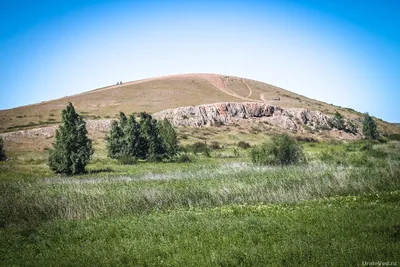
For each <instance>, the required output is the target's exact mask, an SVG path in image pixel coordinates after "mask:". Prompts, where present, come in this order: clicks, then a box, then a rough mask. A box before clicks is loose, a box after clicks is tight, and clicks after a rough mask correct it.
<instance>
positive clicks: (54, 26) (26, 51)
mask: <svg viewBox="0 0 400 267" xmlns="http://www.w3.org/2000/svg"><path fill="white" fill-rule="evenodd" d="M398 25H400V2H399V1H396V0H377V1H375V0H364V1H344V0H335V1H322V0H318V1H317V0H298V1H290V0H285V1H251V0H249V1H207V0H203V1H115V0H114V1H106V0H103V1H94V0H92V1H85V0H83V1H78V0H70V1H66V0H58V1H43V0H42V1H41V0H37V1H19V0H0V90H1V91H0V109H7V108H12V107H16V106H21V105H26V104H32V103H36V102H40V101H45V100H50V99H54V98H59V97H63V96H66V95H72V94H76V93H80V92H84V91H88V90H91V89H95V88H98V87H102V86H106V85H110V84H114V83H116V82H117V81H132V80H137V79H142V78H148V77H156V76H163V75H169V74H179V73H196V72H201V73H218V74H226V75H236V76H240V77H246V78H251V79H256V80H260V81H263V82H267V83H270V84H273V85H277V86H280V87H282V88H285V89H288V90H290V91H293V92H296V93H299V94H302V95H305V96H308V97H311V98H314V99H318V100H322V101H324V102H327V103H333V104H335V105H340V106H344V107H350V108H353V109H356V110H358V111H361V112H369V113H370V114H372V115H374V116H377V117H380V118H382V119H384V120H387V121H390V122H400V105H399V100H400V88H399V86H400V27H398Z"/></svg>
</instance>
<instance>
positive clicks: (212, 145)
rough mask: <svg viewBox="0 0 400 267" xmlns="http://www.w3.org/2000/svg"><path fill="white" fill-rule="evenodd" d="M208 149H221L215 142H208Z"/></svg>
mask: <svg viewBox="0 0 400 267" xmlns="http://www.w3.org/2000/svg"><path fill="white" fill-rule="evenodd" d="M209 147H210V148H211V149H213V150H217V149H221V145H220V144H219V143H218V142H217V141H212V142H210V146H209Z"/></svg>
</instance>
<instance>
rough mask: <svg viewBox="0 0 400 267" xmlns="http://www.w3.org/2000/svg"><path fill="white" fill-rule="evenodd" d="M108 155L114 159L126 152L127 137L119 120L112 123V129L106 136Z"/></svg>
mask: <svg viewBox="0 0 400 267" xmlns="http://www.w3.org/2000/svg"><path fill="white" fill-rule="evenodd" d="M106 141H107V151H108V156H109V157H110V158H112V159H115V158H118V157H120V156H122V155H123V154H124V150H125V146H126V145H125V139H124V131H123V129H122V128H121V127H120V124H119V123H118V122H117V121H113V122H112V123H111V129H110V131H109V132H108V134H107V137H106Z"/></svg>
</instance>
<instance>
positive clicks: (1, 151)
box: [0, 136, 7, 161]
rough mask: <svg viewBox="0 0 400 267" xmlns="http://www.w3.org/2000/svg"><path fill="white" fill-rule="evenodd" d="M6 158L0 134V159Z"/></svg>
mask: <svg viewBox="0 0 400 267" xmlns="http://www.w3.org/2000/svg"><path fill="white" fill-rule="evenodd" d="M6 159H7V156H6V154H5V153H4V144H3V138H1V136H0V161H4V160H6Z"/></svg>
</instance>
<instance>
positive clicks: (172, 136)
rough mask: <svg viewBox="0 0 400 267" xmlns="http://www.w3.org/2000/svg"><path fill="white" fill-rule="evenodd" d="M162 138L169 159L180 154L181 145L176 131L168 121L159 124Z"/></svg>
mask: <svg viewBox="0 0 400 267" xmlns="http://www.w3.org/2000/svg"><path fill="white" fill-rule="evenodd" d="M157 126H158V129H159V133H160V137H161V139H162V140H163V144H164V148H165V153H166V155H167V156H168V157H173V156H175V155H176V154H177V153H178V149H179V144H178V137H177V135H176V131H175V129H174V127H173V126H172V124H171V123H170V122H169V120H168V119H166V118H165V119H164V120H162V121H159V122H158V123H157Z"/></svg>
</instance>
